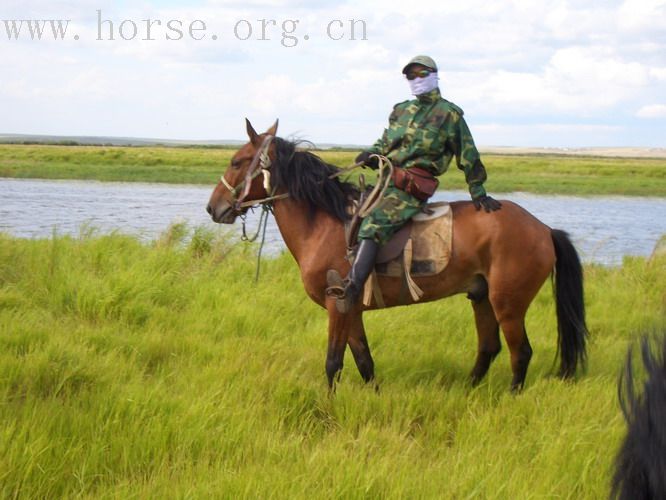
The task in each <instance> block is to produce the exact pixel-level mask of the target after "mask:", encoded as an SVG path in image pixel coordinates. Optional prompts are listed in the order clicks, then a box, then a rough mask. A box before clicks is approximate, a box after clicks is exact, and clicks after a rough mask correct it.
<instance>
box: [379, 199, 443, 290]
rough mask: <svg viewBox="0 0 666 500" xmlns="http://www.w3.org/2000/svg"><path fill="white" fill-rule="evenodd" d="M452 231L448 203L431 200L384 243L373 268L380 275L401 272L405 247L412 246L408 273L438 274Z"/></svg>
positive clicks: (392, 274) (419, 274) (417, 274)
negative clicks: (431, 201)
mask: <svg viewBox="0 0 666 500" xmlns="http://www.w3.org/2000/svg"><path fill="white" fill-rule="evenodd" d="M452 234H453V214H452V212H451V206H450V205H449V204H448V203H447V202H439V203H430V204H428V205H426V208H425V211H424V212H421V213H419V214H417V215H415V216H414V217H412V220H411V222H410V223H408V224H406V225H405V227H403V228H402V229H401V230H400V231H398V233H396V235H395V236H394V237H393V238H392V239H391V241H389V242H388V243H387V244H386V245H384V247H383V248H382V249H381V251H380V252H379V256H378V257H377V263H376V265H375V272H376V273H377V274H378V275H380V276H402V275H403V273H404V271H403V263H404V262H405V259H404V257H405V256H404V253H405V250H406V251H407V252H410V248H409V247H410V246H411V259H410V263H411V265H410V268H409V273H410V274H411V275H412V277H420V276H433V275H435V274H439V273H441V272H442V271H443V270H444V268H446V266H447V264H448V263H449V259H450V258H451V248H452V243H451V239H452ZM410 241H411V244H410Z"/></svg>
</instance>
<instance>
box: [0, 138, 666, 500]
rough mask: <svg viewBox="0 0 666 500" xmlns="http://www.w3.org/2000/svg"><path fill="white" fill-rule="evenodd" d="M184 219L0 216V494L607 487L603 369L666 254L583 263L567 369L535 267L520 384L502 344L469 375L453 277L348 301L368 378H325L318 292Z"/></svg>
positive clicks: (652, 314)
mask: <svg viewBox="0 0 666 500" xmlns="http://www.w3.org/2000/svg"><path fill="white" fill-rule="evenodd" d="M122 152H123V150H121V153H122ZM138 152H139V151H134V150H132V151H131V153H132V154H136V153H138ZM211 153H212V154H213V155H222V154H223V153H222V152H217V151H214V152H199V151H194V152H192V151H188V152H183V151H180V150H175V151H173V154H176V155H179V154H184V155H186V156H187V155H193V156H194V155H195V154H201V155H202V156H204V157H205V156H206V155H207V154H211ZM144 154H146V152H145V151H144ZM161 154H163V155H169V154H172V152H171V151H169V152H164V151H162V152H161ZM150 156H151V155H150V154H147V156H146V157H150ZM190 158H192V157H190ZM193 161H194V160H193ZM197 161H202V163H205V161H204V160H203V159H201V160H197ZM187 232H188V230H184V229H183V227H181V226H176V227H173V228H171V229H170V231H168V232H167V233H165V234H164V235H163V236H162V237H161V238H160V239H158V240H157V241H156V242H154V243H141V242H140V241H139V240H138V239H136V238H134V237H126V236H122V235H117V234H116V235H109V236H99V237H96V236H90V235H89V234H88V235H87V234H83V235H81V236H80V237H73V238H72V237H55V238H52V239H46V240H21V239H15V238H11V237H9V236H2V235H0V421H1V422H2V425H1V426H0V497H2V498H119V499H120V498H122V499H125V498H278V497H279V498H308V499H309V498H461V499H463V498H470V499H472V498H507V499H529V498H572V499H573V498H575V499H597V498H607V496H608V491H609V480H610V475H611V472H610V471H611V465H612V462H613V457H614V454H615V452H616V450H617V449H618V446H619V443H620V441H621V439H622V436H623V435H624V424H623V420H622V417H621V413H620V409H619V407H618V403H617V395H616V387H617V379H618V374H619V372H620V370H621V367H622V365H623V360H624V356H625V353H626V349H627V346H628V345H629V344H630V343H631V341H632V339H634V338H635V337H636V336H637V335H638V334H639V332H642V331H648V330H652V329H659V328H663V327H664V312H665V311H664V297H666V260H665V259H666V256H662V257H660V258H656V259H655V260H652V261H650V260H647V259H642V258H627V259H625V260H624V263H623V265H622V266H621V267H617V268H604V267H600V266H587V267H586V268H585V275H586V282H585V288H586V304H587V310H588V324H589V326H590V330H591V339H590V345H589V369H588V372H587V373H586V374H583V375H581V376H580V377H579V378H578V380H576V381H575V382H571V383H565V382H562V381H560V380H558V379H556V378H553V377H550V376H549V373H550V368H551V366H552V364H553V360H554V358H555V353H556V337H557V332H556V324H555V311H554V305H553V299H552V293H551V289H550V286H548V285H547V286H544V288H543V290H541V292H540V294H539V295H538V296H537V298H536V299H535V302H534V304H533V305H532V307H531V309H530V312H529V314H528V317H527V331H528V333H529V334H530V340H531V343H532V347H533V349H534V357H533V358H532V363H531V366H530V370H529V373H528V377H527V383H526V387H525V390H524V391H523V392H522V393H521V394H520V395H517V396H513V395H511V394H510V393H509V391H508V386H509V383H510V380H511V371H510V367H509V359H508V350H507V349H504V350H503V351H502V353H500V355H499V357H498V359H497V360H496V361H495V363H494V365H493V366H492V367H491V369H490V373H489V376H488V378H487V379H486V381H484V382H483V383H482V384H481V385H480V386H479V387H477V388H472V387H470V385H469V383H468V379H467V374H468V372H469V370H470V368H471V366H472V364H473V362H474V357H475V352H476V335H475V333H474V324H473V318H472V311H471V308H470V306H469V303H468V300H467V299H465V297H464V296H457V297H454V298H450V299H446V300H444V301H440V302H436V303H430V304H423V305H418V306H411V307H407V308H399V309H391V310H386V311H377V312H371V313H368V314H366V327H367V331H368V338H369V342H370V346H371V348H372V349H373V353H374V357H375V361H376V364H377V366H376V369H377V376H378V380H379V384H380V386H381V391H380V392H379V393H378V394H377V393H375V391H374V390H372V388H371V387H366V386H364V385H363V383H362V382H361V379H360V377H359V375H358V373H357V372H356V369H355V367H354V365H353V360H352V359H351V356H350V354H349V353H347V359H346V361H347V363H346V366H345V369H344V371H343V375H342V380H341V383H340V384H339V386H338V390H337V393H336V395H335V396H334V397H330V396H329V395H328V392H327V385H326V377H325V373H324V358H325V352H326V314H325V312H324V311H322V310H321V309H319V308H318V307H317V306H315V305H314V304H313V303H312V302H311V301H310V300H309V299H308V298H307V296H306V294H305V293H304V291H303V289H302V285H301V282H300V277H299V274H298V270H297V268H296V265H295V263H294V262H293V259H292V258H291V257H290V256H289V255H283V256H281V257H278V258H275V259H269V260H266V261H264V263H263V270H262V277H261V280H260V282H259V283H258V284H257V285H254V284H253V283H252V280H253V276H254V259H253V256H254V253H253V249H252V247H248V246H240V245H235V246H231V244H230V243H228V242H227V240H226V239H225V234H226V233H224V232H222V231H220V232H217V231H215V232H210V231H208V230H203V229H197V230H195V231H194V232H192V231H191V230H190V231H189V233H190V236H191V238H190V239H187V241H188V243H181V242H182V241H185V240H184V239H183V237H184V235H185V234H186V233H187Z"/></svg>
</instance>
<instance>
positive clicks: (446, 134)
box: [367, 89, 487, 198]
mask: <svg viewBox="0 0 666 500" xmlns="http://www.w3.org/2000/svg"><path fill="white" fill-rule="evenodd" d="M367 151H368V152H370V153H376V154H381V155H384V156H387V157H388V158H389V159H390V160H391V161H392V162H393V164H394V165H398V166H401V167H404V168H410V167H419V168H423V169H426V170H428V171H430V172H431V173H432V174H434V175H441V174H443V173H444V172H446V170H447V169H448V168H449V163H451V159H452V158H453V157H454V156H455V158H456V163H457V164H458V168H459V169H460V170H462V171H463V172H465V180H466V181H467V184H468V186H469V192H470V194H471V195H472V198H477V197H479V196H483V195H485V194H486V190H485V189H484V187H483V183H484V182H485V180H486V177H487V176H486V169H485V168H484V166H483V163H481V158H480V156H479V152H478V151H477V149H476V146H475V145H474V139H472V134H471V132H470V131H469V128H468V127H467V123H465V119H464V118H463V110H462V109H460V108H459V107H458V106H456V105H455V104H453V103H451V102H449V101H447V100H446V99H443V98H442V96H441V94H440V92H439V89H435V90H433V91H431V92H428V93H427V94H423V95H420V96H418V97H417V98H416V99H413V100H411V101H404V102H401V103H398V104H396V105H395V106H394V107H393V112H392V113H391V115H390V116H389V126H388V128H387V129H384V134H383V135H382V137H381V138H380V139H379V140H377V142H375V144H373V146H372V147H371V148H370V149H368V150H367Z"/></svg>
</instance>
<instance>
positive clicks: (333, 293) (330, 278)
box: [326, 269, 347, 299]
mask: <svg viewBox="0 0 666 500" xmlns="http://www.w3.org/2000/svg"><path fill="white" fill-rule="evenodd" d="M326 284H327V285H328V287H327V288H326V295H327V296H329V297H334V298H336V299H344V298H345V296H346V295H347V283H345V280H343V279H342V277H341V276H340V273H338V272H337V271H336V270H335V269H329V270H328V271H327V272H326Z"/></svg>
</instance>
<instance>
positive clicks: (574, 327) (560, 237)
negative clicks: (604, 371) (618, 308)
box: [551, 229, 588, 378]
mask: <svg viewBox="0 0 666 500" xmlns="http://www.w3.org/2000/svg"><path fill="white" fill-rule="evenodd" d="M551 237H552V239H553V245H554V247H555V257H556V262H555V276H554V279H553V283H554V289H555V290H554V291H555V300H556V303H557V337H558V338H557V341H558V352H559V355H560V370H559V375H560V377H562V378H568V377H572V376H573V375H574V374H575V373H576V367H577V366H578V364H579V363H580V364H581V365H584V364H585V361H586V357H587V355H586V350H585V344H586V341H587V336H588V331H587V326H586V325H585V303H584V300H583V268H582V266H581V263H580V259H579V258H578V253H577V252H576V249H575V248H574V246H573V244H572V243H571V240H570V239H569V235H567V233H565V232H564V231H560V230H559V229H552V230H551Z"/></svg>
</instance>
